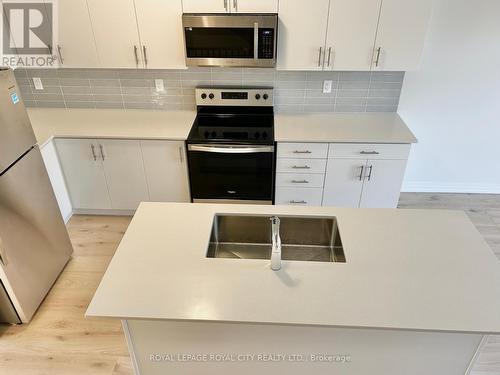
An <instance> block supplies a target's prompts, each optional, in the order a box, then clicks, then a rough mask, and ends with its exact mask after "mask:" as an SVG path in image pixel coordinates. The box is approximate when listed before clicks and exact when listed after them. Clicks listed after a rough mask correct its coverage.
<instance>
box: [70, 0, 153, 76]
mask: <svg viewBox="0 0 500 375" xmlns="http://www.w3.org/2000/svg"><path fill="white" fill-rule="evenodd" d="M65 1H66V0H65ZM87 2H88V6H89V12H90V18H91V20H92V27H93V29H94V35H95V40H96V44H97V52H98V54H99V59H100V60H101V64H102V66H103V67H105V68H137V67H143V64H142V56H141V48H140V47H141V43H140V40H139V32H138V30H137V20H136V16H135V10H134V0H106V1H103V0H87Z"/></svg>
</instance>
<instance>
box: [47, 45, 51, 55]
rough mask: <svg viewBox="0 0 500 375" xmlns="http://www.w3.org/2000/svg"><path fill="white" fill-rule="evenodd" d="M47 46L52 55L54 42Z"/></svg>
mask: <svg viewBox="0 0 500 375" xmlns="http://www.w3.org/2000/svg"><path fill="white" fill-rule="evenodd" d="M47 48H48V49H49V55H51V56H52V44H49V45H48V46H47Z"/></svg>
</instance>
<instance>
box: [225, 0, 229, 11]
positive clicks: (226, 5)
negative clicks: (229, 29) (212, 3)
mask: <svg viewBox="0 0 500 375" xmlns="http://www.w3.org/2000/svg"><path fill="white" fill-rule="evenodd" d="M227 1H228V0H224V9H225V10H226V11H227Z"/></svg>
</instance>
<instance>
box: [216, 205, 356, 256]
mask: <svg viewBox="0 0 500 375" xmlns="http://www.w3.org/2000/svg"><path fill="white" fill-rule="evenodd" d="M279 218H280V220H281V228H280V236H281V243H282V246H281V258H282V259H283V260H294V261H309V262H340V263H345V262H346V258H345V255H344V249H343V247H342V240H341V237H340V233H339V230H338V226H337V220H336V218H335V217H326V218H322V217H307V216H288V217H287V216H280V217H279ZM271 248H272V242H271V221H270V217H269V216H248V215H225V214H224V215H215V217H214V221H213V225H212V234H211V236H210V243H209V246H208V252H207V257H208V258H233V259H270V258H271Z"/></svg>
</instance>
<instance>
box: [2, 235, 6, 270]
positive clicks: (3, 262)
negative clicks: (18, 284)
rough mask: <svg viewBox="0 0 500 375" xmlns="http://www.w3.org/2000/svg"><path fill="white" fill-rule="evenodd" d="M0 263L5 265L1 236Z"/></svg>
mask: <svg viewBox="0 0 500 375" xmlns="http://www.w3.org/2000/svg"><path fill="white" fill-rule="evenodd" d="M0 263H2V266H6V265H7V256H6V254H5V250H4V248H3V243H2V238H0Z"/></svg>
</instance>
